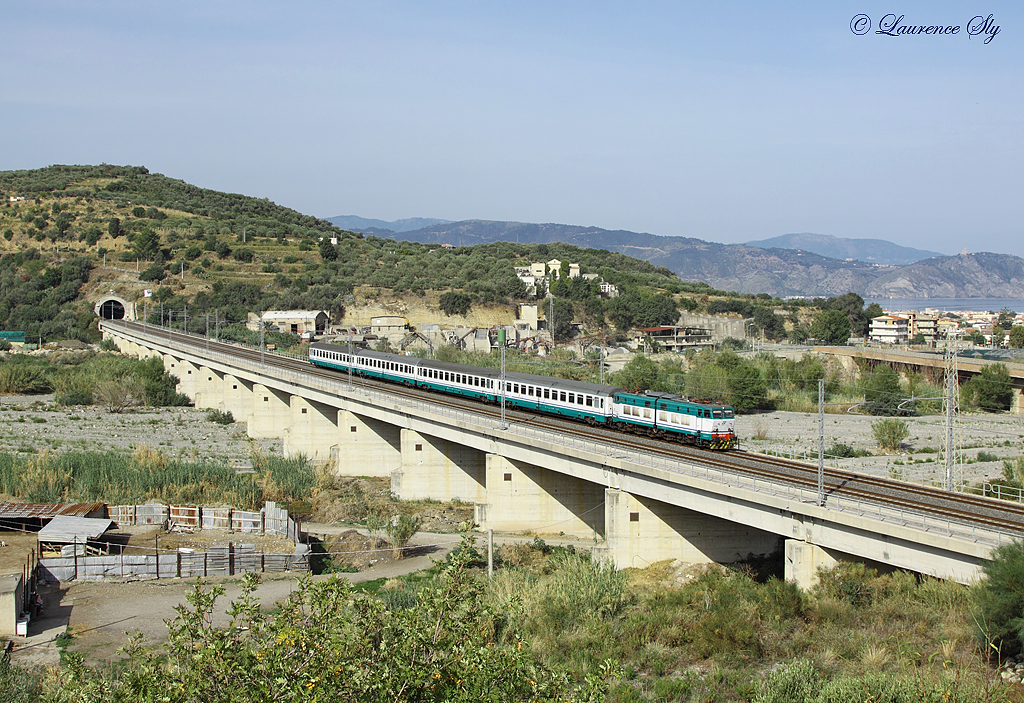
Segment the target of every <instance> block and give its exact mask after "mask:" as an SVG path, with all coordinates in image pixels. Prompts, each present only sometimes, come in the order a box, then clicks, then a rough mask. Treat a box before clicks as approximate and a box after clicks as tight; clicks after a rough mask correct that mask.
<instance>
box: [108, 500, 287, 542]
mask: <svg viewBox="0 0 1024 703" xmlns="http://www.w3.org/2000/svg"><path fill="white" fill-rule="evenodd" d="M107 514H108V515H110V519H111V520H113V521H114V522H115V523H116V524H117V525H118V527H120V526H122V525H167V526H168V527H174V526H175V525H179V526H183V527H192V528H195V529H204V530H234V531H235V532H242V533H259V534H268V535H277V536H279V537H287V538H288V539H290V540H291V541H292V543H293V544H299V542H300V541H301V539H300V537H301V528H300V525H299V523H298V522H297V521H296V520H294V519H292V518H291V517H289V515H288V511H287V510H285V509H284V508H279V507H278V506H277V503H274V502H271V501H268V502H267V503H266V504H265V505H264V507H263V510H260V511H259V512H253V511H249V510H236V509H235V508H221V507H216V508H213V507H207V506H203V505H162V504H160V503H148V504H146V505H111V506H108V507H107Z"/></svg>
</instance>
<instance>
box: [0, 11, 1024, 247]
mask: <svg viewBox="0 0 1024 703" xmlns="http://www.w3.org/2000/svg"><path fill="white" fill-rule="evenodd" d="M771 5H772V4H769V3H754V2H750V3H728V2H725V3H684V2H672V3H654V2H652V3H642V4H639V3H629V4H627V3H600V2H587V3H571V2H563V3H550V2H545V3H541V2H537V3H531V2H519V3H480V2H466V3H460V2H431V3H426V2H424V3H402V2H396V3H384V2H381V3H368V2H360V3H347V2H303V3H263V2H245V3H230V2H203V3H189V2H177V3H164V4H156V3H128V2H123V3H113V2H87V3H83V2H67V3H53V2H34V3H13V2H0V10H2V16H3V17H4V22H3V23H2V25H0V65H3V66H4V68H5V71H4V73H5V79H4V83H3V87H2V89H0V127H2V129H3V133H4V138H3V141H2V142H0V156H2V158H0V169H13V168H35V167H39V166H45V165H48V164H52V163H99V162H107V163H118V164H124V163H129V164H135V165H139V164H142V165H145V166H147V167H149V168H150V170H153V171H157V172H160V173H164V174H167V175H169V176H173V177H177V178H182V179H184V180H186V181H189V182H192V183H195V184H198V185H201V186H205V187H210V188H216V189H218V190H226V191H231V192H240V193H245V194H248V195H254V196H258V197H268V198H270V199H272V200H274V201H276V202H278V203H280V204H283V205H287V206H290V207H294V208H296V209H298V210H300V211H302V212H305V213H309V214H313V215H318V216H322V217H327V216H332V215H339V214H356V215H362V216H364V217H376V218H381V219H386V220H391V219H397V218H403V217H413V216H424V217H440V218H445V219H452V220H458V219H465V218H483V219H500V220H505V219H508V220H520V221H526V222H561V223H570V224H583V225H596V226H600V227H606V228H622V229H630V230H636V231H647V232H652V233H655V234H666V235H683V236H692V237H698V238H701V239H707V240H710V241H719V242H742V241H747V240H751V239H762V238H767V237H772V236H776V235H779V234H784V233H787V232H818V233H824V234H832V235H835V236H840V237H877V238H882V239H889V240H891V241H894V242H897V243H899V244H904V245H907V246H915V247H919V248H925V249H931V250H937V251H942V252H945V253H955V252H957V251H959V250H961V249H963V248H965V247H966V248H968V249H969V250H971V251H997V252H1004V253H1012V254H1016V255H1018V256H1024V60H1022V59H1024V56H1022V48H1024V43H1022V37H1024V11H1022V10H1021V9H1019V7H1018V6H1017V5H1016V4H1013V3H988V4H978V3H974V2H957V3H938V2H932V3H924V2H904V3H902V4H892V3H891V2H873V1H865V2H854V3H846V2H837V3H820V2H817V3H810V2H807V3H796V2H791V3H786V4H785V6H784V7H773V6H771ZM775 5H778V4H777V3H776V4H775ZM890 12H892V13H896V14H902V15H904V18H905V19H904V24H906V25H919V24H927V25H935V24H942V25H957V26H960V27H961V30H960V33H959V34H958V35H953V36H945V35H944V36H930V35H929V36H923V35H921V36H898V37H887V36H881V35H875V34H874V33H869V34H866V35H863V36H857V35H855V34H854V33H853V32H852V31H851V29H850V21H851V19H852V18H853V16H854V15H856V14H859V13H864V14H866V15H868V16H869V17H871V18H872V21H873V26H877V23H878V21H879V20H880V19H881V18H882V17H883V16H884V15H886V14H887V13H890ZM989 14H991V15H993V19H994V21H995V23H996V24H998V25H999V27H1000V31H999V34H997V35H996V36H995V38H994V39H993V40H992V41H991V42H989V43H988V44H984V43H983V38H982V37H974V38H971V37H969V36H968V35H967V29H966V26H967V24H968V23H969V21H970V20H971V18H972V17H974V16H976V15H982V16H988V15H989Z"/></svg>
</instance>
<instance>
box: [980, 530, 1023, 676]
mask: <svg viewBox="0 0 1024 703" xmlns="http://www.w3.org/2000/svg"><path fill="white" fill-rule="evenodd" d="M982 568H983V570H984V572H985V580H984V581H982V582H981V583H980V584H979V585H978V588H977V590H976V592H975V603H976V605H977V618H976V619H977V624H978V637H979V638H980V639H981V640H982V641H983V643H984V644H985V646H986V649H989V654H990V655H992V656H993V657H994V656H995V655H996V653H997V652H998V654H999V656H1002V657H1008V656H1011V655H1016V654H1019V653H1021V652H1022V651H1024V542H1022V541H1019V540H1018V541H1016V542H1012V543H1011V544H1004V545H1003V546H1001V547H999V548H998V549H996V550H995V551H994V552H993V553H992V558H991V560H989V561H987V562H985V564H984V566H983V567H982ZM990 647H991V648H994V649H991V648H990Z"/></svg>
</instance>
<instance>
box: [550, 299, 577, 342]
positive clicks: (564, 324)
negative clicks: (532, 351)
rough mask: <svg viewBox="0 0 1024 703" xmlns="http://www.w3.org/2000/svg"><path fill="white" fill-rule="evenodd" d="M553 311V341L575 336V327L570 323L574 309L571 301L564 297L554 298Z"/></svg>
mask: <svg viewBox="0 0 1024 703" xmlns="http://www.w3.org/2000/svg"><path fill="white" fill-rule="evenodd" d="M552 307H553V308H554V311H555V319H554V324H553V325H552V330H551V334H552V336H553V337H554V341H556V342H558V341H565V340H567V339H572V338H573V337H575V336H576V327H575V326H574V325H573V324H572V321H573V317H574V316H575V315H576V309H575V308H574V307H573V305H572V303H571V302H570V301H568V300H565V299H564V298H555V300H554V301H553V302H552Z"/></svg>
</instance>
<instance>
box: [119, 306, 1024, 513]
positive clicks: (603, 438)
mask: <svg viewBox="0 0 1024 703" xmlns="http://www.w3.org/2000/svg"><path fill="white" fill-rule="evenodd" d="M133 327H134V328H136V329H139V330H141V328H142V326H141V325H138V324H133ZM161 336H162V332H161ZM168 339H169V341H174V342H178V343H184V344H188V345H191V346H195V347H198V348H200V349H205V348H209V350H210V351H218V352H222V353H228V354H231V355H233V356H236V357H240V358H244V359H248V360H250V361H257V362H258V361H259V360H260V358H261V355H260V352H259V351H258V350H256V349H252V348H249V347H242V346H237V345H234V344H227V343H223V342H214V341H209V342H207V341H206V340H205V338H196V337H193V336H191V335H183V334H181V333H179V332H171V333H170V335H169V337H168ZM207 345H208V346H207ZM263 358H264V362H265V363H266V364H268V365H274V366H278V367H281V368H285V369H289V370H292V371H299V372H301V373H303V374H305V375H309V376H315V377H320V378H323V379H327V380H331V381H338V380H344V379H346V378H347V374H344V373H337V372H332V371H327V370H325V369H321V368H318V367H315V366H313V365H311V364H310V363H309V362H308V361H306V360H301V359H296V358H292V357H287V356H283V355H279V354H273V353H269V354H265V355H264V356H263ZM352 382H353V385H356V386H359V387H363V388H370V389H374V390H378V391H384V392H387V393H389V394H391V395H395V396H399V397H404V398H408V399H410V400H417V401H424V402H429V403H435V404H437V405H443V406H448V407H451V408H457V409H459V410H464V411H468V412H473V413H476V414H479V415H484V416H489V417H490V418H492V419H497V418H500V410H499V409H498V408H497V407H495V406H494V405H490V404H486V403H481V402H478V401H474V400H469V399H466V398H459V397H455V396H449V395H445V394H441V393H436V392H434V391H428V390H424V389H420V388H415V387H409V386H403V385H399V384H394V383H389V382H385V381H379V380H376V379H370V378H365V377H361V376H358V375H353V376H352ZM505 415H506V419H507V420H508V421H509V422H515V423H518V424H522V425H527V426H530V425H532V426H536V427H541V428H544V429H548V430H551V429H558V430H564V431H565V432H567V433H572V434H575V435H576V436H578V437H584V438H588V439H592V440H596V441H599V442H602V443H604V444H607V445H611V446H614V447H620V448H622V449H623V450H630V451H636V450H637V448H638V447H639V448H642V449H643V450H645V451H648V452H651V453H653V454H655V455H658V456H661V457H666V458H670V459H681V458H683V459H686V460H687V461H688V462H692V463H694V464H697V465H702V466H707V467H714V468H715V470H720V469H723V468H724V469H727V470H729V471H730V472H734V473H736V474H742V475H746V476H749V477H754V478H760V479H771V480H775V481H778V482H780V483H787V484H790V485H792V486H796V487H799V488H803V489H805V490H812V491H815V492H816V491H817V486H818V479H817V467H816V466H811V465H808V464H804V463H801V462H796V461H791V460H786V459H781V458H779V457H773V456H767V455H762V454H752V453H749V452H745V451H740V450H736V451H731V452H709V451H706V450H701V449H696V448H694V447H689V446H686V445H681V444H678V443H676V442H672V441H668V440H663V439H658V438H655V437H647V436H642V435H634V434H625V433H622V432H618V431H615V430H611V429H608V428H604V427H594V426H589V425H585V424H582V423H577V422H573V421H570V420H566V419H562V418H558V417H554V416H548V415H536V414H531V413H527V412H523V411H520V410H516V409H511V408H506V413H505ZM824 490H825V496H826V505H827V501H828V500H829V499H836V498H840V499H851V500H859V501H863V502H867V503H874V504H878V505H881V506H884V507H886V508H890V509H894V510H905V511H908V512H915V513H920V514H923V515H929V516H933V517H937V518H940V519H942V520H949V521H953V522H957V523H961V524H964V525H968V526H977V527H985V528H990V529H994V530H997V531H1001V532H1011V533H1024V505H1021V504H1019V503H1011V502H1008V501H1000V500H997V499H995V498H986V497H981V496H975V495H971V494H964V493H956V494H950V493H948V492H946V491H943V490H940V489H937V488H931V487H928V486H921V485H917V484H912V483H907V482H904V481H897V480H893V479H886V478H880V477H876V476H869V475H866V474H859V473H856V472H853V471H849V470H844V469H831V468H826V469H825V475H824Z"/></svg>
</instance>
